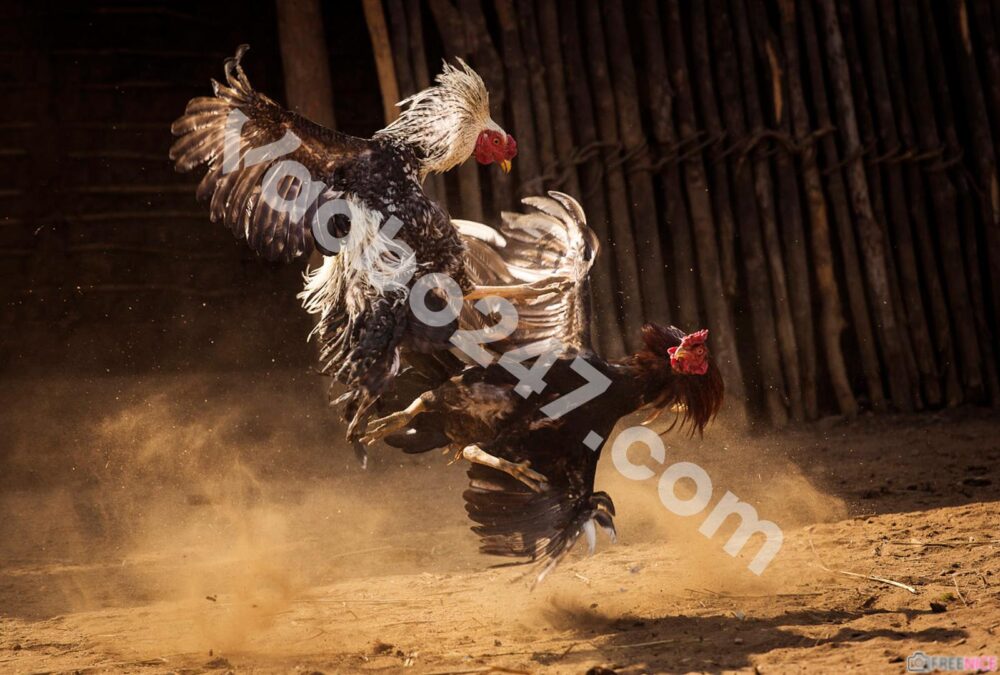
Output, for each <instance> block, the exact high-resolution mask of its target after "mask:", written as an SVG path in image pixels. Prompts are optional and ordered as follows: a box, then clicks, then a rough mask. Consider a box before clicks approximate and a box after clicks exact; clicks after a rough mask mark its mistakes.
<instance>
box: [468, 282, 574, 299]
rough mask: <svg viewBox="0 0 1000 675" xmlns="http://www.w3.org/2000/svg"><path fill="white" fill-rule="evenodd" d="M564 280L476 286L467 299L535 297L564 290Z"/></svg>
mask: <svg viewBox="0 0 1000 675" xmlns="http://www.w3.org/2000/svg"><path fill="white" fill-rule="evenodd" d="M563 285H564V282H563V281H560V280H558V279H540V280H539V281H533V282H531V283H530V284H510V285H507V286H476V287H475V288H473V289H472V290H471V291H469V292H468V293H466V295H465V299H466V300H478V299H480V298H485V297H487V296H490V295H495V296H499V297H501V298H508V299H514V300H516V299H518V298H534V297H537V296H539V295H545V294H546V293H557V292H559V291H560V290H562V287H563Z"/></svg>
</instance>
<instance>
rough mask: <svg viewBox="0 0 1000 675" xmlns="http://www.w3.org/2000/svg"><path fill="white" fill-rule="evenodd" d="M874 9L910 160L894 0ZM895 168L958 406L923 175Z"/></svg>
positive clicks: (912, 142) (912, 145) (952, 402)
mask: <svg viewBox="0 0 1000 675" xmlns="http://www.w3.org/2000/svg"><path fill="white" fill-rule="evenodd" d="M878 5H879V14H880V16H881V21H880V24H881V28H882V39H883V40H884V42H885V65H886V71H887V74H888V83H889V88H890V90H891V92H892V101H893V108H894V111H895V113H896V120H897V123H898V128H897V130H898V132H899V141H900V143H901V144H902V147H903V148H906V149H907V150H906V153H907V154H908V155H912V154H914V153H915V152H916V151H917V141H916V138H915V132H914V129H913V122H912V120H911V118H910V103H911V98H910V94H909V92H907V90H906V86H905V85H904V77H903V70H902V65H901V63H900V57H899V55H900V48H899V31H898V29H897V26H896V23H897V22H896V9H895V7H894V2H893V0H880V1H879V3H878ZM900 163H901V164H902V166H903V176H904V178H905V180H906V192H907V197H908V203H909V207H910V219H911V221H912V223H913V234H914V239H915V242H916V247H917V253H918V255H919V256H920V273H921V278H922V281H923V287H924V288H925V289H926V291H927V298H928V313H929V316H930V324H931V328H932V336H933V338H934V347H935V352H934V361H935V365H936V367H937V370H938V372H939V373H940V375H941V377H942V378H943V380H944V400H945V404H946V405H948V406H956V405H958V404H960V403H961V402H962V386H961V384H960V383H959V381H958V366H957V361H956V358H955V343H954V340H953V338H952V331H951V318H950V316H949V312H948V301H947V300H946V299H945V292H944V287H943V285H942V282H941V271H940V269H939V266H940V263H941V260H940V254H939V252H938V249H937V244H936V243H935V242H934V238H933V236H932V235H931V224H930V222H929V219H928V215H929V213H930V212H931V210H932V209H930V208H928V206H927V199H926V196H925V195H926V192H927V185H926V183H925V181H924V176H923V172H922V171H921V168H920V166H919V165H918V164H917V163H916V162H913V161H903V162H900Z"/></svg>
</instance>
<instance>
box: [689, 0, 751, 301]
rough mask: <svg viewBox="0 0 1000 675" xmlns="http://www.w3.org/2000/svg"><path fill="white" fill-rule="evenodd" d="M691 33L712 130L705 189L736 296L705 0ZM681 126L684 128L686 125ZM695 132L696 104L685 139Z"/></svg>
mask: <svg viewBox="0 0 1000 675" xmlns="http://www.w3.org/2000/svg"><path fill="white" fill-rule="evenodd" d="M690 36H691V55H692V57H693V58H692V69H691V72H693V73H694V76H693V78H692V79H693V82H694V87H695V89H696V90H697V93H698V100H699V102H700V105H701V120H702V125H703V126H704V129H705V131H707V132H708V137H707V140H705V141H704V142H706V143H708V144H709V145H708V148H707V150H706V163H707V165H708V166H707V168H708V171H707V175H706V179H707V180H706V184H705V191H706V192H707V193H708V194H709V195H710V196H711V201H712V207H713V212H714V215H715V222H716V223H717V224H718V228H719V258H720V264H721V266H722V282H723V285H724V286H725V289H726V295H727V296H728V297H729V298H733V297H735V295H736V290H737V283H738V277H739V274H738V271H739V270H738V267H737V264H736V221H735V219H734V218H733V207H732V198H731V196H730V192H729V168H728V166H727V164H726V161H725V154H724V150H725V147H724V144H723V142H722V141H723V139H724V138H725V137H726V136H727V130H726V129H725V128H724V127H723V125H722V120H721V119H720V118H719V106H718V103H717V102H716V96H715V82H714V77H713V75H712V66H711V63H710V56H711V53H712V50H711V48H710V47H709V43H708V26H707V23H706V20H705V8H704V7H703V6H701V3H695V4H693V5H691V33H690ZM682 46H683V45H682ZM680 56H683V53H681V54H678V58H679V57H680ZM681 128H682V129H684V127H683V126H682V127H681ZM695 133H697V125H696V123H695V120H694V112H693V108H692V113H691V125H690V126H689V127H688V130H687V131H686V132H683V131H682V133H681V140H682V141H685V142H691V143H694V142H696V141H697V140H699V139H696V138H695V136H694V134H695ZM688 134H690V136H688ZM685 147H687V145H685ZM678 151H680V150H678ZM689 180H690V179H689Z"/></svg>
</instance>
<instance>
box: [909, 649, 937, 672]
mask: <svg viewBox="0 0 1000 675" xmlns="http://www.w3.org/2000/svg"><path fill="white" fill-rule="evenodd" d="M906 672H908V673H929V672H931V660H930V657H928V656H927V654H925V653H924V652H913V654H911V655H910V656H909V657H908V658H907V659H906Z"/></svg>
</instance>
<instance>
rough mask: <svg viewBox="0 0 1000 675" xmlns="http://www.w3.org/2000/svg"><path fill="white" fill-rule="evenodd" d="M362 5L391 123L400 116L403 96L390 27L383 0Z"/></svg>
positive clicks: (372, 0)
mask: <svg viewBox="0 0 1000 675" xmlns="http://www.w3.org/2000/svg"><path fill="white" fill-rule="evenodd" d="M362 7H363V8H364V12H365V22H366V23H367V24H368V35H369V36H370V37H371V41H372V51H373V52H374V53H375V70H376V71H377V72H378V85H379V90H380V91H381V92H382V112H383V116H384V117H385V123H386V124H389V123H390V122H392V121H393V120H394V119H396V118H397V117H399V109H398V108H397V107H396V103H397V102H398V101H399V99H400V98H401V97H400V95H399V84H398V83H397V82H396V68H395V67H393V59H392V45H391V43H390V41H389V27H388V26H387V25H386V23H385V13H384V12H383V11H382V0H364V2H363V3H362ZM410 93H412V92H410Z"/></svg>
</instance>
